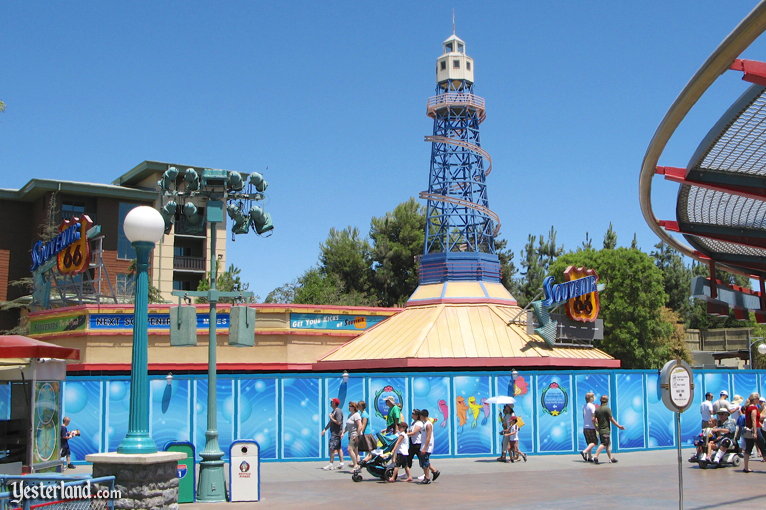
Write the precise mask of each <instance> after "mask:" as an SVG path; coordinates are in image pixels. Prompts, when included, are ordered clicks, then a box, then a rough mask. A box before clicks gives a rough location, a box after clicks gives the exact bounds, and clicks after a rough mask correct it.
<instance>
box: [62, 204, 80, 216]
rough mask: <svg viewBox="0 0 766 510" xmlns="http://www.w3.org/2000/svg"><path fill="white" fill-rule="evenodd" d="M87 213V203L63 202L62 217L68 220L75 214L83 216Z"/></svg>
mask: <svg viewBox="0 0 766 510" xmlns="http://www.w3.org/2000/svg"><path fill="white" fill-rule="evenodd" d="M83 214H85V204H83V203H82V202H62V204H61V219H62V220H68V219H70V218H74V217H75V216H82V215H83Z"/></svg>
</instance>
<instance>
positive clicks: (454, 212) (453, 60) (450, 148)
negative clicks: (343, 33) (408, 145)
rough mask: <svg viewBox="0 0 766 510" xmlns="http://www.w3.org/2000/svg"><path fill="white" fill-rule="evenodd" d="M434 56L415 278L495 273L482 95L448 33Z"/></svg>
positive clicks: (461, 45)
mask: <svg viewBox="0 0 766 510" xmlns="http://www.w3.org/2000/svg"><path fill="white" fill-rule="evenodd" d="M442 48H443V53H442V55H441V56H439V58H437V60H436V95H435V96H432V97H430V98H429V99H428V101H427V103H426V114H427V115H428V116H429V117H431V118H432V119H433V120H434V124H433V134H432V135H431V136H426V137H425V141H427V142H430V143H431V144H432V145H431V167H430V173H429V179H428V190H427V191H423V192H421V193H420V198H422V199H425V200H427V205H426V239H425V249H424V254H423V257H422V259H421V265H420V283H421V284H430V283H440V282H445V281H448V280H469V281H481V280H485V281H493V282H498V281H499V280H500V262H499V259H498V257H497V255H496V254H495V236H496V235H497V234H498V232H499V231H500V218H499V217H498V216H497V214H495V213H494V212H493V211H492V210H491V209H490V208H489V200H488V198H487V184H486V177H487V176H488V175H489V174H490V172H491V171H492V158H491V157H490V155H489V153H488V152H487V151H486V150H484V149H483V148H482V147H481V141H480V139H479V125H480V124H481V123H482V122H483V121H484V119H485V118H486V115H487V112H486V105H485V101H484V98H483V97H481V96H478V95H476V94H474V91H473V88H474V62H473V59H472V58H471V57H469V56H468V55H467V54H466V52H465V42H464V41H463V40H462V39H460V38H459V37H458V36H456V35H455V34H452V36H450V37H449V38H448V39H447V40H446V41H444V42H443V44H442Z"/></svg>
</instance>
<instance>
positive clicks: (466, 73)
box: [436, 34, 473, 89]
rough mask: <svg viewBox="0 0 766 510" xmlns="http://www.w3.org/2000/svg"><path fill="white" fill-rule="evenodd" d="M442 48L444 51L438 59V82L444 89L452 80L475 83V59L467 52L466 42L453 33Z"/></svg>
mask: <svg viewBox="0 0 766 510" xmlns="http://www.w3.org/2000/svg"><path fill="white" fill-rule="evenodd" d="M442 49H443V53H442V54H441V56H440V57H439V58H438V59H436V83H438V84H439V85H440V87H441V88H443V89H446V88H447V87H448V82H450V81H451V82H460V81H466V82H470V83H473V59H472V58H471V57H469V56H468V55H466V53H465V42H464V41H463V40H462V39H461V38H459V37H458V36H457V35H455V34H452V35H451V36H449V37H448V38H447V40H446V41H444V42H443V43H442ZM453 88H457V87H453Z"/></svg>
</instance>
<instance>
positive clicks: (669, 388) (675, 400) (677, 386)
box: [658, 360, 694, 510]
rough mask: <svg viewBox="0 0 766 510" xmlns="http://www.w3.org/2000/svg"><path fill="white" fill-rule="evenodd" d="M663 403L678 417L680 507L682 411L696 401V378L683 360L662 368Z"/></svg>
mask: <svg viewBox="0 0 766 510" xmlns="http://www.w3.org/2000/svg"><path fill="white" fill-rule="evenodd" d="M658 389H659V391H660V396H661V398H662V403H663V404H665V407H667V408H668V409H670V410H671V411H673V414H675V417H676V446H677V452H678V459H677V460H678V508H679V509H680V510H683V507H684V475H683V467H682V466H683V460H682V455H681V413H682V412H684V411H686V410H687V409H689V407H690V406H691V405H692V402H693V401H694V378H693V377H692V369H691V367H690V366H689V365H688V364H686V362H684V361H681V360H671V361H668V362H667V363H665V366H664V367H662V370H660V384H659V386H658Z"/></svg>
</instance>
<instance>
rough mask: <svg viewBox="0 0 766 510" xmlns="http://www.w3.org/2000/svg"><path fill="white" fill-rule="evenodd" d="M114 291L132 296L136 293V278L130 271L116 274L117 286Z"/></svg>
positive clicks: (119, 294) (120, 294)
mask: <svg viewBox="0 0 766 510" xmlns="http://www.w3.org/2000/svg"><path fill="white" fill-rule="evenodd" d="M115 292H116V294H117V295H118V296H132V295H133V294H135V293H136V279H135V278H134V277H133V275H132V274H130V273H118V274H117V288H116V289H115Z"/></svg>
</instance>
